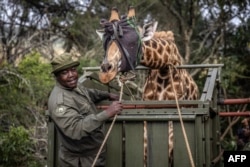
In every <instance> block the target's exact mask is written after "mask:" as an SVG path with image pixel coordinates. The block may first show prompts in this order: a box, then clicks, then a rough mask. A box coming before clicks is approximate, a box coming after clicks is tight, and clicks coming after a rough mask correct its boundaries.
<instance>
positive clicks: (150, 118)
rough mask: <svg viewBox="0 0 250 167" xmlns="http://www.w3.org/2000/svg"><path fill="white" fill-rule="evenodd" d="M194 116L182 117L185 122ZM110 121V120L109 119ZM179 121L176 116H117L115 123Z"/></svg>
mask: <svg viewBox="0 0 250 167" xmlns="http://www.w3.org/2000/svg"><path fill="white" fill-rule="evenodd" d="M195 117H196V116H195V115H191V114H190V115H183V116H182V119H183V120H185V121H193V120H194V119H195ZM110 120H111V121H112V119H110ZM170 120H171V121H179V120H180V118H179V116H178V115H150V116H146V115H118V116H117V119H116V121H170Z"/></svg>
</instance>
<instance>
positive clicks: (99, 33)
mask: <svg viewBox="0 0 250 167" xmlns="http://www.w3.org/2000/svg"><path fill="white" fill-rule="evenodd" d="M96 33H97V35H98V36H99V37H100V38H101V40H103V35H104V29H101V30H96Z"/></svg>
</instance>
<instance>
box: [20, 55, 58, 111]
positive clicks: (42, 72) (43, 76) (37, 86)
mask: <svg viewBox="0 0 250 167" xmlns="http://www.w3.org/2000/svg"><path fill="white" fill-rule="evenodd" d="M41 57H42V56H41V55H40V54H39V53H37V52H33V53H31V54H29V55H27V56H26V57H25V58H24V59H23V60H22V61H21V63H20V64H19V65H18V71H19V72H20V74H21V75H23V76H24V77H25V78H26V79H27V80H29V82H30V84H31V86H32V89H33V91H34V92H35V94H34V98H35V99H34V100H35V102H36V104H37V105H38V106H41V107H42V106H43V105H44V104H45V103H46V101H47V97H48V94H49V91H50V89H51V88H52V85H53V83H54V80H53V78H52V75H50V73H51V66H50V64H48V63H45V62H42V59H41Z"/></svg>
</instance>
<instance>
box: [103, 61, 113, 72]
mask: <svg viewBox="0 0 250 167" xmlns="http://www.w3.org/2000/svg"><path fill="white" fill-rule="evenodd" d="M101 69H102V71H103V72H108V71H110V70H111V69H112V66H111V64H109V63H106V64H102V65H101Z"/></svg>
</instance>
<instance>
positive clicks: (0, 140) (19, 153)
mask: <svg viewBox="0 0 250 167" xmlns="http://www.w3.org/2000/svg"><path fill="white" fill-rule="evenodd" d="M32 147H33V142H32V140H31V139H30V138H29V132H28V131H27V130H26V129H25V128H24V127H22V126H19V127H11V129H10V131H9V133H2V134H1V136H0V154H1V156H0V163H1V165H2V166H3V167H10V166H19V167H32V166H39V164H38V163H37V162H36V161H35V160H34V159H33V156H32V152H31V150H32Z"/></svg>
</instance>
